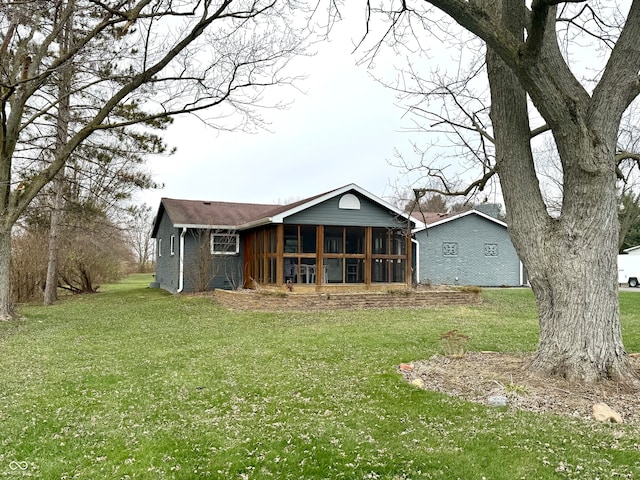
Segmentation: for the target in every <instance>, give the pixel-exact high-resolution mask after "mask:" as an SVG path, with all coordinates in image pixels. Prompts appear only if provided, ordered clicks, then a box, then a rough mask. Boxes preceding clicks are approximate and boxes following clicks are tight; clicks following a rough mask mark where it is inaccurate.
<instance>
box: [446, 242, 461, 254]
mask: <svg viewBox="0 0 640 480" xmlns="http://www.w3.org/2000/svg"><path fill="white" fill-rule="evenodd" d="M442 254H443V255H444V256H445V257H455V256H457V255H458V243H457V242H444V243H443V244H442Z"/></svg>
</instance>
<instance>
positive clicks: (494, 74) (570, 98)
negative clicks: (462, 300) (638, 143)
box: [367, 0, 640, 383]
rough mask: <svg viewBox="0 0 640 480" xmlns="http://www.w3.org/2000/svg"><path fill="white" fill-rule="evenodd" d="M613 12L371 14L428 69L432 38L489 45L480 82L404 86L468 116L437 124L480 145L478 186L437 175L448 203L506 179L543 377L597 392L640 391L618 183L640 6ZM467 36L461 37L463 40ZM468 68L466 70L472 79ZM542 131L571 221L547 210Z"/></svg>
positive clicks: (497, 5)
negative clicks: (628, 337) (602, 385)
mask: <svg viewBox="0 0 640 480" xmlns="http://www.w3.org/2000/svg"><path fill="white" fill-rule="evenodd" d="M609 3H610V4H609V5H604V4H603V3H598V4H595V5H591V4H590V3H587V2H586V1H582V0H568V1H564V2H563V1H554V0H534V1H533V2H531V3H530V5H531V6H530V7H529V6H528V5H529V2H526V1H525V0H501V1H492V0H474V1H464V0H427V1H425V2H405V1H403V2H387V3H383V4H382V6H381V7H376V8H373V7H369V8H368V13H369V17H368V18H369V24H370V25H374V22H373V20H372V19H373V18H374V17H375V16H376V14H380V15H378V17H377V18H380V17H382V18H383V19H384V20H385V21H386V22H387V23H386V25H387V29H386V30H385V31H386V32H387V34H386V35H385V36H384V39H383V40H384V41H388V42H390V43H393V44H394V45H395V46H399V45H401V44H403V43H406V42H409V41H412V42H413V43H412V45H411V46H412V47H413V48H414V50H413V53H414V56H415V57H416V58H418V55H417V53H415V52H421V51H424V49H422V42H423V41H424V38H425V37H423V36H422V35H427V34H433V35H432V36H431V37H430V38H432V39H433V38H435V36H436V35H437V37H438V38H443V37H444V38H447V41H449V40H451V41H452V42H457V40H456V39H458V38H468V39H469V40H468V41H469V42H471V44H472V45H479V44H482V45H484V48H485V49H486V69H485V66H484V65H485V64H483V63H482V62H481V61H480V60H481V59H480V57H479V56H478V55H476V57H475V59H474V60H475V62H471V63H469V64H470V65H472V67H471V68H470V69H469V70H470V72H471V73H472V75H471V76H470V77H466V78H456V79H452V78H445V77H444V76H443V75H442V74H440V72H435V74H436V80H435V87H434V83H432V82H430V81H429V80H425V78H427V77H426V76H425V75H421V74H420V72H417V71H416V67H415V65H414V67H412V69H411V71H412V72H413V73H412V74H411V75H405V76H403V77H402V81H405V82H414V86H415V85H416V84H417V85H418V86H425V85H426V84H427V83H428V84H429V87H428V88H425V89H422V92H423V93H426V92H435V93H438V94H440V96H441V98H442V97H443V96H447V97H448V99H449V100H451V101H452V103H450V104H448V105H453V107H452V108H453V111H455V112H458V113H460V112H463V117H455V116H454V117H450V116H449V110H448V109H447V107H445V106H444V105H445V104H444V103H440V104H439V106H440V108H439V109H435V113H436V114H437V115H438V116H439V119H440V123H439V122H438V121H437V120H436V121H433V122H432V123H431V127H432V128H434V129H437V128H442V129H443V130H444V129H445V128H446V129H447V130H448V132H449V133H451V132H457V133H459V132H465V131H468V132H471V133H473V134H474V135H475V134H479V136H477V137H475V138H476V140H475V141H474V142H473V143H465V142H466V138H467V137H466V136H460V137H458V138H459V139H460V140H461V143H459V145H462V146H463V147H465V151H466V152H467V155H471V156H473V157H475V158H476V160H477V161H478V162H479V163H478V165H480V174H479V175H478V176H477V177H476V180H474V181H470V182H468V184H467V185H466V187H465V188H461V189H458V188H454V189H451V188H448V185H449V183H448V182H447V179H446V175H445V172H443V169H442V167H439V166H437V165H436V164H434V165H433V167H432V171H431V172H430V173H431V174H432V175H434V176H436V177H438V178H441V179H442V180H443V188H442V193H448V194H450V193H464V194H469V193H470V192H474V191H478V190H481V189H483V188H487V187H488V186H490V184H491V182H492V181H493V180H494V178H498V179H499V182H500V188H501V191H502V194H503V197H504V202H505V207H506V212H507V222H508V224H509V231H510V234H511V238H512V240H513V243H514V245H515V247H516V249H517V252H518V254H519V256H520V258H521V259H522V261H523V263H524V264H525V266H526V268H527V271H528V273H529V277H530V282H531V285H532V288H533V291H534V294H535V298H536V302H537V306H538V312H539V324H540V337H539V344H538V348H537V352H536V354H535V356H534V359H533V361H532V364H531V365H530V368H531V369H532V370H533V371H536V372H539V373H542V374H545V375H559V376H564V377H567V378H570V379H575V380H579V381H585V382H593V381H598V380H602V379H615V380H623V381H629V382H634V383H635V382H637V378H636V377H635V374H634V372H633V371H632V369H631V367H630V365H629V362H628V359H627V356H626V352H625V349H624V346H623V342H622V335H621V328H620V311H619V304H618V285H617V255H616V254H617V246H618V228H619V225H618V217H617V214H618V195H617V184H616V182H617V179H618V176H617V166H618V162H619V161H620V159H621V158H624V157H628V156H632V155H633V154H631V153H629V152H621V151H619V149H618V148H617V145H618V143H617V140H618V135H619V132H620V126H621V119H622V118H623V115H624V113H625V111H626V110H627V109H628V107H629V106H630V105H631V104H632V102H633V101H634V99H636V97H637V96H638V94H639V93H640V87H639V85H640V79H639V78H638V72H639V70H640V1H639V0H633V1H631V2H609ZM367 5H370V4H369V3H367ZM621 5H624V7H625V12H626V13H625V12H622V10H621V8H622V7H621ZM451 20H453V21H454V22H455V23H451ZM455 24H457V25H458V26H460V27H462V29H460V28H458V29H456V30H455V31H454V30H452V29H453V28H454V26H455ZM464 31H466V32H467V36H466V37H465V34H464V33H463V32H464ZM469 35H470V36H469ZM447 36H449V37H447ZM587 39H588V40H590V41H591V44H590V45H589V53H590V55H591V57H590V58H589V65H588V66H590V65H592V64H593V51H595V49H594V46H595V45H594V44H597V47H598V48H600V51H602V52H603V54H604V56H605V57H606V58H605V59H604V60H605V61H604V63H603V64H602V68H601V69H599V70H596V69H593V68H590V69H587V70H580V69H579V68H577V67H576V65H575V63H574V59H575V55H572V49H578V48H579V47H580V45H581V42H582V43H584V42H585V41H586V40H587ZM574 40H576V41H574ZM455 45H458V46H459V45H460V44H459V43H457V44H454V51H458V53H460V54H461V55H462V56H463V57H462V58H464V55H465V52H467V53H466V54H467V55H468V51H469V50H464V49H462V48H459V49H458V50H456V49H455ZM383 46H384V45H383V42H381V41H380V42H376V43H375V45H374V47H373V48H372V49H371V50H370V51H371V52H372V54H373V55H375V54H377V52H379V51H381V49H382V48H383ZM467 46H468V45H467ZM563 49H564V50H563ZM405 51H406V50H405ZM471 51H473V50H471ZM476 51H477V50H476ZM567 52H568V53H567ZM471 55H472V54H471ZM409 58H410V59H412V58H413V57H411V56H410V57H409ZM416 63H417V62H416ZM465 64H466V61H463V62H461V63H459V64H458V65H457V66H456V67H457V68H458V69H459V70H463V69H464V65H465ZM476 67H477V68H476ZM484 72H486V75H487V77H488V85H489V93H490V101H487V102H483V101H482V98H483V97H482V96H481V95H476V91H477V89H478V85H479V84H478V83H477V82H475V79H478V78H480V77H481V76H482V75H484ZM400 87H402V85H399V87H398V88H399V89H400V90H407V89H404V88H400ZM438 89H439V90H438ZM416 90H420V88H416ZM427 101H428V100H426V97H425V100H424V103H421V104H418V105H417V106H418V107H419V110H418V111H420V112H424V111H426V110H427V109H426V108H425V107H429V108H433V107H434V105H433V104H431V105H430V106H429V105H427V103H426V102H427ZM414 110H415V109H414ZM432 111H433V110H432ZM429 117H430V118H434V117H433V116H432V115H430V116H429ZM460 118H463V119H464V123H462V122H459V120H460ZM445 122H446V126H444V125H445ZM536 124H537V125H538V126H536V127H532V125H536ZM451 126H454V127H455V129H454V130H451V129H450V128H449V127H451ZM543 132H548V133H550V134H551V135H552V136H553V139H554V142H555V145H556V148H557V153H558V157H559V159H560V164H561V167H562V202H561V210H560V212H559V214H558V215H551V214H550V213H549V211H548V209H547V205H546V204H545V201H544V196H543V192H542V191H541V187H540V181H539V177H538V172H537V170H536V158H535V148H534V147H535V145H534V144H535V139H536V138H538V136H539V135H540V134H542V133H543ZM496 175H497V177H494V176H496Z"/></svg>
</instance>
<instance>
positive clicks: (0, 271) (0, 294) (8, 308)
mask: <svg viewBox="0 0 640 480" xmlns="http://www.w3.org/2000/svg"><path fill="white" fill-rule="evenodd" d="M14 313H15V312H14V310H13V302H12V301H11V229H10V228H9V229H6V228H0V320H11V319H12V318H13V315H14Z"/></svg>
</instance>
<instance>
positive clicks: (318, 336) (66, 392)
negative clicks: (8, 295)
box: [0, 275, 640, 480]
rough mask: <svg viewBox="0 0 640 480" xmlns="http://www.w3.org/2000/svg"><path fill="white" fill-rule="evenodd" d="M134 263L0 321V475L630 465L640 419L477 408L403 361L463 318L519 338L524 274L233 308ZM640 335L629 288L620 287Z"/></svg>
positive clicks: (534, 473) (629, 343)
mask: <svg viewBox="0 0 640 480" xmlns="http://www.w3.org/2000/svg"><path fill="white" fill-rule="evenodd" d="M150 281H151V277H150V276H141V275H137V276H132V277H130V278H129V279H127V280H126V281H125V282H122V283H119V284H117V285H110V286H107V287H105V288H104V291H103V292H102V293H99V294H95V295H86V296H78V297H73V298H70V299H67V300H64V301H61V302H60V303H59V304H57V305H55V306H53V307H48V308H44V307H40V306H25V307H23V308H22V309H21V313H22V314H23V315H24V319H23V320H20V321H16V322H11V323H0V352H1V355H2V357H1V358H2V361H0V441H1V442H2V443H1V445H0V477H3V476H4V477H8V478H23V477H32V478H43V479H63V478H82V479H120V478H143V479H156V478H176V479H193V478H223V479H227V478H229V479H254V478H255V479H261V478H277V479H287V478H290V479H305V478H308V479H320V478H326V479H335V478H344V479H378V478H380V479H429V478H439V479H458V478H460V479H465V480H466V479H478V480H481V479H483V478H486V479H487V480H495V479H509V480H513V479H521V478H523V479H547V478H581V479H610V478H616V479H619V478H640V427H638V426H633V425H617V424H596V423H591V422H583V421H580V420H577V419H573V418H569V417H559V416H553V415H536V414H533V413H527V412H518V411H511V410H508V409H505V408H489V407H485V406H483V405H478V404H472V403H468V402H464V401H462V400H458V399H456V398H452V397H448V396H446V395H442V394H437V393H434V392H429V391H424V390H420V389H417V388H415V387H412V386H411V385H409V384H407V383H406V382H404V381H403V380H402V379H401V377H400V375H399V374H398V373H396V367H397V365H398V364H399V363H401V362H408V361H411V360H416V359H424V358H428V357H430V356H431V355H433V354H434V353H437V352H438V351H439V336H440V334H441V333H444V332H446V331H449V330H452V329H458V330H460V331H461V332H463V333H465V334H467V335H469V336H470V337H471V346H470V348H471V349H473V350H500V351H531V350H533V349H535V346H536V342H537V319H536V314H535V306H534V303H533V297H532V294H531V292H530V291H529V290H524V289H522V290H521V289H517V290H485V291H484V292H483V294H482V295H483V298H484V304H483V305H482V306H478V307H467V308H459V307H455V308H454V307H449V308H440V309H423V310H386V311H363V312H350V311H337V312H326V313H230V312H228V311H226V310H224V309H222V308H220V307H217V306H216V305H214V304H213V303H212V302H211V301H210V300H208V299H204V298H190V297H185V296H171V295H169V294H168V293H166V292H163V291H160V290H154V289H149V288H147V285H148V284H149V282H150ZM620 303H621V308H622V312H623V328H624V338H625V345H626V347H627V349H628V350H629V351H639V350H640V294H638V293H632V292H622V293H621V301H620Z"/></svg>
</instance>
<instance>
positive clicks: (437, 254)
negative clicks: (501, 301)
mask: <svg viewBox="0 0 640 480" xmlns="http://www.w3.org/2000/svg"><path fill="white" fill-rule="evenodd" d="M496 214H497V212H496ZM424 220H425V221H424V223H425V226H424V227H422V228H419V229H416V230H415V231H414V236H415V241H416V242H417V244H418V247H417V254H416V255H415V257H416V258H415V264H416V275H415V278H414V280H415V281H416V282H417V283H429V284H432V285H477V286H480V287H499V286H509V287H513V286H520V285H524V284H525V283H526V281H525V274H524V269H523V267H522V263H521V262H520V259H519V258H518V255H517V253H516V250H515V248H514V246H513V243H512V242H511V238H510V236H509V233H508V231H507V225H506V223H504V222H502V221H500V220H499V219H498V218H496V217H495V216H493V215H490V214H487V213H484V212H482V211H479V210H470V211H467V212H464V213H460V214H456V215H439V214H431V215H430V214H426V215H425V216H424Z"/></svg>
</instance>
